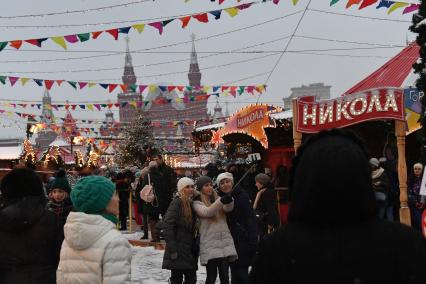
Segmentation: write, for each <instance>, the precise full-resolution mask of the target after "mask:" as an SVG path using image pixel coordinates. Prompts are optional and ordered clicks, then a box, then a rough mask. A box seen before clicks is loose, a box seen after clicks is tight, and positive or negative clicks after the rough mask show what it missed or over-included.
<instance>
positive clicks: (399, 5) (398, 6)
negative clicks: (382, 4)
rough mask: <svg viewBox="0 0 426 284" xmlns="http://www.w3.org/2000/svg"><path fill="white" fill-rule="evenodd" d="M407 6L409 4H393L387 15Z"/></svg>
mask: <svg viewBox="0 0 426 284" xmlns="http://www.w3.org/2000/svg"><path fill="white" fill-rule="evenodd" d="M408 5H409V3H405V2H395V4H393V5H392V6H391V7H390V9H389V11H388V15H389V14H390V13H392V12H393V11H395V10H396V9H399V8H402V7H405V6H408Z"/></svg>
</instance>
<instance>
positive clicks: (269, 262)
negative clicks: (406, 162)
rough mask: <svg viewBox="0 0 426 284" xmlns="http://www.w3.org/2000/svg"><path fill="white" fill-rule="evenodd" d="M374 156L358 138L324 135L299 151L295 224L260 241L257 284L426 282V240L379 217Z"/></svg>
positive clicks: (293, 188) (293, 191)
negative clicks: (373, 173)
mask: <svg viewBox="0 0 426 284" xmlns="http://www.w3.org/2000/svg"><path fill="white" fill-rule="evenodd" d="M371 179H372V177H371V168H370V166H369V156H368V154H367V151H366V150H365V146H364V145H363V143H362V142H361V141H360V140H359V138H357V137H356V136H355V135H354V134H353V133H351V132H346V131H342V130H331V131H323V132H321V133H319V134H317V135H314V136H312V137H311V138H310V139H308V140H307V141H306V142H305V143H304V145H302V147H300V148H299V150H298V152H297V156H296V158H295V160H294V161H293V167H292V169H291V174H290V182H289V189H290V198H291V206H290V210H289V216H288V219H289V223H288V225H286V226H283V227H281V228H280V229H278V230H277V231H276V232H274V233H272V234H270V235H268V236H266V237H265V239H264V240H263V241H262V242H261V244H260V246H259V252H258V255H257V257H256V260H255V264H254V266H253V269H252V271H251V274H250V282H251V283H268V284H273V283H319V284H321V283H342V284H345V283H348V284H349V283H351V284H353V283H416V284H417V283H418V284H420V283H426V270H425V263H426V240H425V239H424V238H423V237H422V236H421V234H420V233H418V232H416V231H414V230H413V229H411V228H409V227H408V226H406V225H403V224H400V223H396V222H389V221H386V220H382V219H379V218H377V216H376V211H377V205H376V201H375V197H374V192H373V189H372V182H371Z"/></svg>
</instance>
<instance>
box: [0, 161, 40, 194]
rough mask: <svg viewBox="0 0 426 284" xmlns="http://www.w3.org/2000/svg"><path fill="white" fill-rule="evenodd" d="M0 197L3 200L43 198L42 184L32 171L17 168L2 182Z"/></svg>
mask: <svg viewBox="0 0 426 284" xmlns="http://www.w3.org/2000/svg"><path fill="white" fill-rule="evenodd" d="M0 190H1V195H2V198H4V199H17V198H23V197H25V196H44V190H43V182H42V181H41V178H40V176H39V175H38V174H37V173H36V172H35V171H34V170H32V169H29V168H17V169H13V170H12V171H11V172H9V173H8V174H7V175H6V176H5V177H4V178H3V180H2V182H1V186H0Z"/></svg>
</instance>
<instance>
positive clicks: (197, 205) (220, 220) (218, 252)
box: [193, 176, 238, 284]
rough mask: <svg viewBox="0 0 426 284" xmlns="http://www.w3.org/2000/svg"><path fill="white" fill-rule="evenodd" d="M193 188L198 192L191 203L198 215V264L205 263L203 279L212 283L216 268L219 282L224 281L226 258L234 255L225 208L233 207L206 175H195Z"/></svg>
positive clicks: (226, 275) (227, 275)
mask: <svg viewBox="0 0 426 284" xmlns="http://www.w3.org/2000/svg"><path fill="white" fill-rule="evenodd" d="M197 190H198V191H200V193H201V194H200V195H199V196H197V197H196V198H195V200H194V203H193V207H194V211H195V213H197V216H198V217H199V218H200V228H199V231H200V261H201V265H206V266H207V278H206V282H205V283H206V284H214V283H215V282H216V277H217V271H219V279H220V283H221V284H228V283H229V272H228V269H229V265H228V262H229V261H231V262H232V261H234V260H236V259H237V258H238V256H237V251H236V250H235V246H234V241H233V239H232V236H231V233H230V231H229V228H228V224H227V223H226V215H225V212H230V211H232V210H233V209H234V202H233V200H232V197H231V196H229V195H225V196H223V197H221V198H219V197H218V195H217V193H216V192H215V191H214V190H213V182H212V180H211V178H210V177H208V176H202V177H200V178H198V180H197Z"/></svg>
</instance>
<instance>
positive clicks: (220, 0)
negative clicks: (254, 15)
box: [185, 0, 299, 5]
mask: <svg viewBox="0 0 426 284" xmlns="http://www.w3.org/2000/svg"><path fill="white" fill-rule="evenodd" d="M189 1H190V0H185V3H188V2H189ZM241 1H242V0H237V3H240V2H241ZM280 1H281V0H272V3H274V4H278V3H280ZM210 2H216V0H210ZM217 2H218V3H219V5H221V4H222V3H223V2H225V0H217ZM262 2H267V0H262ZM291 2H292V3H293V5H296V4H297V3H298V2H299V0H291Z"/></svg>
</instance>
